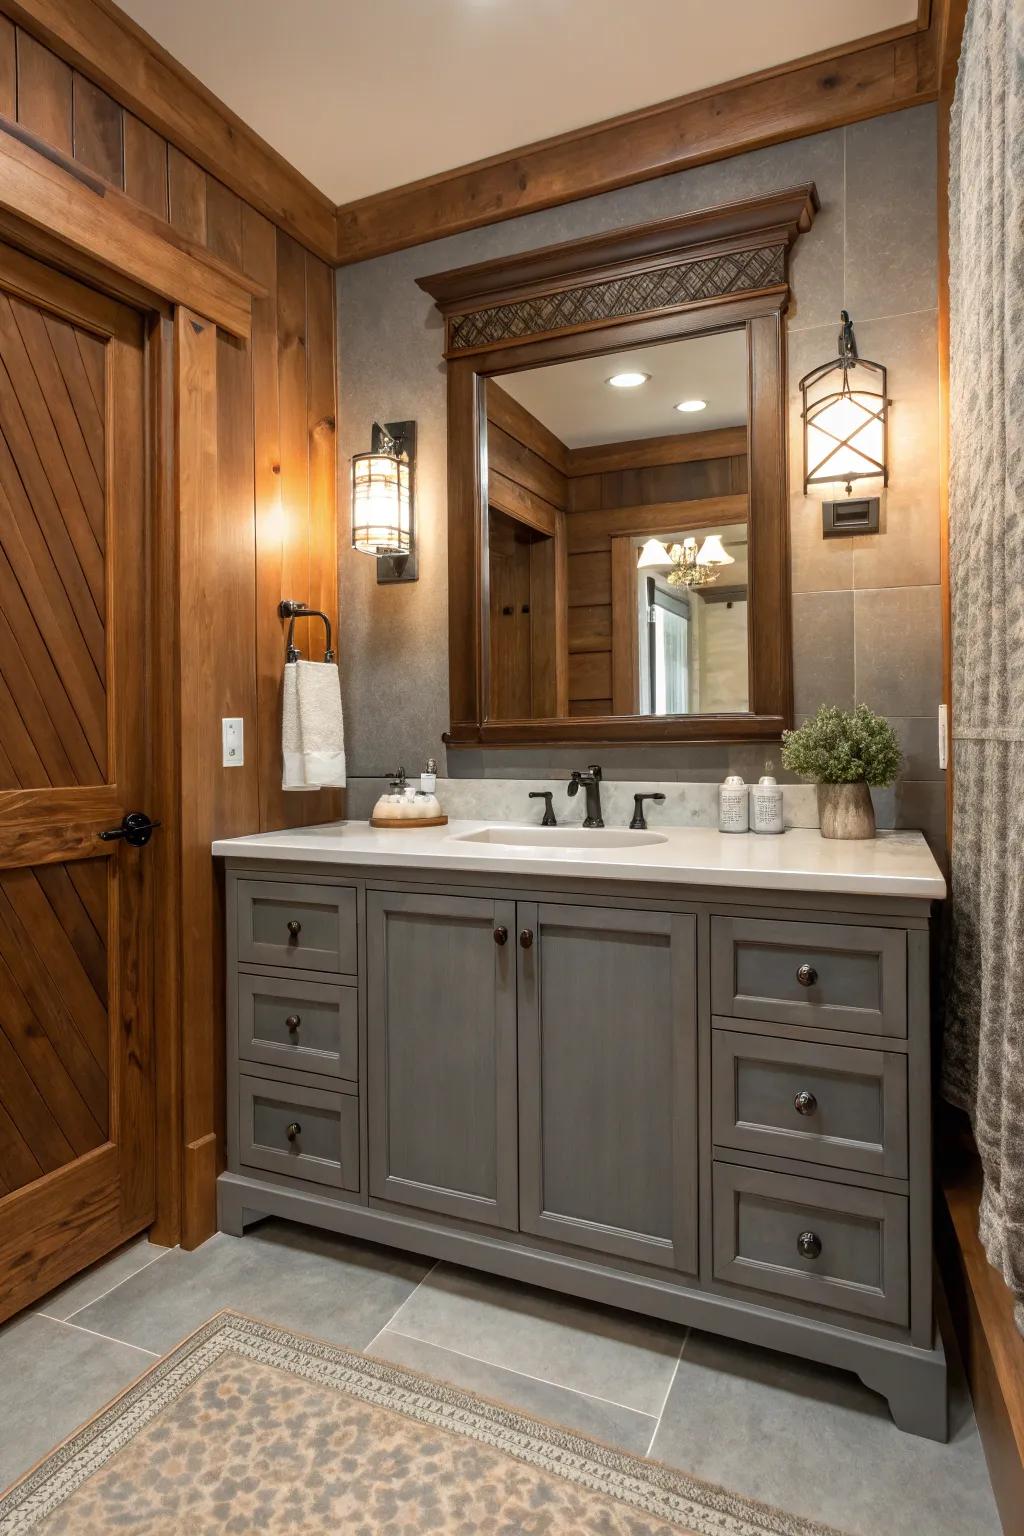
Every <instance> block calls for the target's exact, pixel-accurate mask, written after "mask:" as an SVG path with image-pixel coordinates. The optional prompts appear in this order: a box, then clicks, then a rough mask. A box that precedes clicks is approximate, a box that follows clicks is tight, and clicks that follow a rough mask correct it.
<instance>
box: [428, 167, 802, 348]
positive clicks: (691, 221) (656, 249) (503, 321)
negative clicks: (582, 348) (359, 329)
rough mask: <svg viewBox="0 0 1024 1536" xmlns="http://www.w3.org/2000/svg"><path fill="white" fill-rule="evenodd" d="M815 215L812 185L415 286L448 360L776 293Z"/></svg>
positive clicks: (438, 276) (530, 253)
mask: <svg viewBox="0 0 1024 1536" xmlns="http://www.w3.org/2000/svg"><path fill="white" fill-rule="evenodd" d="M817 209H818V194H817V191H816V190H815V187H814V185H813V183H807V184H805V185H804V186H799V187H790V188H787V189H785V190H784V191H781V192H775V193H770V194H768V195H766V196H763V197H756V198H749V199H747V200H745V201H743V202H739V203H730V204H726V205H724V206H721V207H716V208H707V209H700V210H698V211H697V212H695V213H686V214H682V215H680V216H679V217H677V218H674V219H663V220H661V221H659V222H657V223H653V224H640V225H635V226H631V227H629V228H628V229H619V230H613V231H612V232H610V233H608V234H602V235H596V236H592V237H590V238H588V239H582V240H570V241H566V242H564V243H562V244H559V245H549V246H545V247H543V248H541V249H540V250H536V251H527V252H526V253H524V254H522V255H518V256H511V257H501V258H499V259H498V260H496V261H487V262H479V263H476V264H475V265H473V266H468V267H458V268H455V269H453V270H451V271H448V272H437V273H433V274H431V275H430V276H428V277H421V278H418V279H417V283H418V286H419V287H420V288H422V289H423V290H424V292H426V293H429V294H430V295H431V297H432V298H433V299H434V301H435V303H436V304H437V307H438V309H439V310H440V311H441V313H442V314H443V315H444V317H445V322H446V338H447V351H446V355H447V356H448V357H464V356H470V355H472V354H474V353H478V352H482V351H486V350H489V349H491V348H494V347H497V346H507V345H510V344H513V345H514V344H516V343H518V342H522V341H527V340H533V339H535V338H536V337H538V336H551V335H555V334H557V333H558V332H564V331H580V330H584V329H590V328H593V327H595V326H603V325H607V324H609V323H610V322H611V323H614V322H616V321H621V320H626V319H632V318H634V317H636V316H639V315H650V314H656V313H664V312H666V311H676V310H679V309H684V308H687V307H692V306H694V305H698V304H706V303H708V302H713V301H716V300H721V299H726V298H729V297H732V296H734V295H739V296H747V295H749V294H751V293H763V292H768V291H775V290H781V291H782V292H783V294H784V293H785V289H786V282H787V254H788V251H789V248H790V246H791V245H792V244H793V242H794V240H796V238H797V236H798V235H799V234H801V233H804V232H805V231H806V230H808V229H810V227H811V225H812V223H813V222H814V215H815V213H816V212H817Z"/></svg>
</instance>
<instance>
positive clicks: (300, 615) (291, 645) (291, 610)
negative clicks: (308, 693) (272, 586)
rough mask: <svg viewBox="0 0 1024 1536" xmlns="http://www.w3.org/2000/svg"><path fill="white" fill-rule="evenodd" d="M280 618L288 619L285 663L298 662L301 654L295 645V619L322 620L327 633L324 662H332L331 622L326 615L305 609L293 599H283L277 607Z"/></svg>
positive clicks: (316, 609) (318, 611) (318, 610)
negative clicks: (289, 621)
mask: <svg viewBox="0 0 1024 1536" xmlns="http://www.w3.org/2000/svg"><path fill="white" fill-rule="evenodd" d="M277 612H278V615H279V617H280V618H282V619H290V620H291V623H290V624H289V625H288V641H287V649H286V650H285V660H286V661H300V660H301V659H302V652H301V651H300V650H299V648H298V646H297V645H296V644H295V620H296V619H323V621H324V629H325V630H326V631H327V648H326V650H325V651H324V661H333V660H334V651H333V650H332V649H331V621H330V619H329V618H328V617H327V615H326V613H321V611H320V609H319V608H307V607H306V605H305V603H300V602H298V601H296V599H295V598H293V597H283V598H282V599H281V601H280V602H279V603H278V605H277Z"/></svg>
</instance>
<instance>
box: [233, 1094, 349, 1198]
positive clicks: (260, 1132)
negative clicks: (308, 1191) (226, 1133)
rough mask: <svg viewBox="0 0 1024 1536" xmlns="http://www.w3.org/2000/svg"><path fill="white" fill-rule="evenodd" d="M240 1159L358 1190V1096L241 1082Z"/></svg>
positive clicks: (255, 1166)
mask: <svg viewBox="0 0 1024 1536" xmlns="http://www.w3.org/2000/svg"><path fill="white" fill-rule="evenodd" d="M238 1093H239V1105H238V1108H239V1117H238V1139H239V1157H240V1161H241V1162H242V1163H244V1164H246V1165H247V1166H248V1167H250V1168H266V1169H269V1170H270V1172H272V1173H283V1174H286V1175H289V1176H290V1177H292V1178H295V1179H309V1180H311V1181H312V1182H313V1183H314V1184H330V1185H333V1187H334V1188H335V1189H358V1188H359V1100H358V1098H357V1097H356V1095H355V1094H347V1093H328V1092H327V1091H326V1089H323V1090H321V1089H319V1088H306V1087H299V1086H297V1085H296V1084H294V1083H275V1082H274V1081H273V1080H272V1079H271V1078H264V1077H248V1076H246V1075H245V1074H244V1073H243V1074H242V1075H241V1076H240V1078H239V1080H238Z"/></svg>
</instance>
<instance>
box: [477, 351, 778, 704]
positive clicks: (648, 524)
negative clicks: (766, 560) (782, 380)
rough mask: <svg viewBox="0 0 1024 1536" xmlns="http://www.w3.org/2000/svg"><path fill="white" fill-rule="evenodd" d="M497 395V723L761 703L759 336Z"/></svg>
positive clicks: (493, 614) (490, 458)
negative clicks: (754, 513)
mask: <svg viewBox="0 0 1024 1536" xmlns="http://www.w3.org/2000/svg"><path fill="white" fill-rule="evenodd" d="M484 388H485V390H486V406H487V409H486V450H485V452H486V461H485V462H486V474H485V476H484V477H483V483H484V484H485V485H486V486H487V505H488V513H487V537H486V540H485V541H484V558H485V570H484V572H483V573H482V574H483V579H484V582H485V590H486V592H487V613H488V622H487V644H488V651H489V656H488V665H487V680H488V689H489V700H488V711H487V713H488V716H489V718H490V719H493V720H529V719H534V720H540V719H552V718H558V717H564V716H588V715H589V716H598V715H604V716H607V715H636V716H651V715H693V714H718V713H736V712H745V711H746V710H747V709H748V708H749V703H748V595H747V549H748V506H747V400H748V362H747V339H746V332H745V330H744V329H743V328H738V329H733V330H722V331H717V332H714V333H711V334H707V335H698V336H689V337H685V338H681V339H676V340H673V341H669V342H665V343H662V344H660V345H653V346H645V347H642V348H635V349H632V350H628V351H621V352H615V353H606V354H603V355H601V356H595V357H586V358H576V359H572V360H571V361H566V362H558V363H553V364H551V365H549V366H547V367H543V368H531V369H524V370H521V371H519V372H516V373H507V374H501V375H497V376H494V377H491V378H489V379H487V380H486V381H485V385H484Z"/></svg>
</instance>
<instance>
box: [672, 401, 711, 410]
mask: <svg viewBox="0 0 1024 1536" xmlns="http://www.w3.org/2000/svg"><path fill="white" fill-rule="evenodd" d="M707 408H708V403H707V401H706V400H680V402H679V404H678V405H677V406H676V410H677V411H706V410H707Z"/></svg>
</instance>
